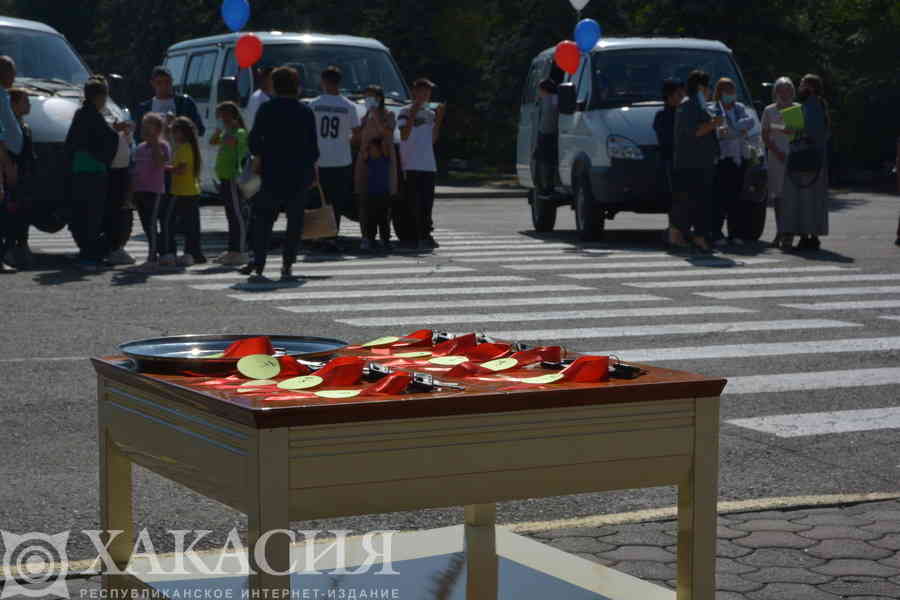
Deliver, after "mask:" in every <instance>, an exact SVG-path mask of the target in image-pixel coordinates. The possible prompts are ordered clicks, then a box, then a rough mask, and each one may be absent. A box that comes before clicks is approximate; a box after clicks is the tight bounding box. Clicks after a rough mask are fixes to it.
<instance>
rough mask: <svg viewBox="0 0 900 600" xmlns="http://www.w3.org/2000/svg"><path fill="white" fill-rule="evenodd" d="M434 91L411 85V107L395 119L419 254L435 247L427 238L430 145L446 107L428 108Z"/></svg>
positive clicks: (420, 82)
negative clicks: (398, 129)
mask: <svg viewBox="0 0 900 600" xmlns="http://www.w3.org/2000/svg"><path fill="white" fill-rule="evenodd" d="M434 87H435V85H434V83H432V82H431V81H430V80H428V79H424V78H423V79H417V80H416V81H415V82H413V85H412V88H413V89H412V93H413V103H412V105H411V106H409V107H407V108H404V109H403V110H402V111H400V116H399V117H398V118H397V127H399V128H400V139H401V142H400V157H401V162H402V164H403V172H404V175H405V177H406V196H407V202H408V203H409V206H410V207H411V209H412V211H413V214H414V215H415V223H416V233H417V235H418V242H419V243H418V247H419V249H420V250H423V249H426V248H429V247H430V248H437V246H438V244H437V242H436V241H435V239H434V237H433V236H432V235H431V232H432V231H433V230H434V223H433V221H432V218H431V211H432V209H433V207H434V185H435V184H434V178H435V174H436V173H437V160H436V159H435V156H434V145H435V144H436V143H437V142H438V139H439V138H440V133H441V124H442V123H443V121H444V111H445V108H446V105H443V104H442V105H440V106H439V107H437V110H431V109H430V108H429V107H428V104H429V102H430V101H431V91H432V89H433V88H434Z"/></svg>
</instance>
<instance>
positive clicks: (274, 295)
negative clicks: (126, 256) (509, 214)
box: [231, 285, 590, 318]
mask: <svg viewBox="0 0 900 600" xmlns="http://www.w3.org/2000/svg"><path fill="white" fill-rule="evenodd" d="M588 290H590V288H586V287H582V286H578V285H527V286H524V285H510V286H485V287H476V288H462V289H454V288H449V289H445V288H443V287H441V288H430V287H429V288H402V289H387V290H385V289H379V290H377V291H375V290H373V289H371V288H364V289H358V290H341V291H334V292H271V293H259V294H233V295H231V297H232V298H234V299H236V300H241V301H243V302H260V301H272V300H275V301H287V300H323V299H326V298H333V299H336V300H340V299H342V298H372V296H373V295H375V294H377V295H379V296H472V295H488V294H532V293H549V292H572V291H588ZM423 318H424V317H423Z"/></svg>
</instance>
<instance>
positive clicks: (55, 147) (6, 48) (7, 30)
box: [0, 16, 130, 229]
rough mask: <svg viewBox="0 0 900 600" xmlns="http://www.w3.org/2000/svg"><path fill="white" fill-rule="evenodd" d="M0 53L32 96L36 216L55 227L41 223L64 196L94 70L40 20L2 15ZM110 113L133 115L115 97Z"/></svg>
mask: <svg viewBox="0 0 900 600" xmlns="http://www.w3.org/2000/svg"><path fill="white" fill-rule="evenodd" d="M0 55H8V56H11V57H12V58H13V60H15V61H16V67H17V69H18V76H17V77H16V82H15V86H16V87H20V88H24V89H25V90H26V91H28V93H29V95H30V100H31V114H30V115H29V116H28V117H27V118H26V122H27V123H28V125H29V126H30V127H31V130H32V134H33V136H34V142H35V151H36V153H37V155H38V161H37V165H36V169H37V173H36V175H35V177H33V178H32V181H31V182H30V183H29V185H30V186H32V190H33V194H32V197H33V202H34V203H35V211H34V214H33V218H34V219H35V222H34V224H35V225H37V226H38V227H41V228H46V227H50V225H48V224H47V223H43V222H41V221H42V220H43V217H48V218H49V216H50V214H51V213H52V211H53V210H54V209H55V208H56V207H58V206H59V205H60V202H61V201H62V200H63V198H64V189H65V188H64V183H65V181H66V175H67V173H66V172H65V169H66V167H67V164H66V161H65V152H64V149H63V145H64V142H65V140H66V135H67V134H68V132H69V126H70V125H71V124H72V117H73V116H74V115H75V111H76V110H78V109H79V108H80V107H81V104H82V102H83V99H84V97H83V86H84V82H85V81H87V80H88V78H89V77H90V76H91V72H90V70H89V69H88V68H87V66H86V65H85V64H84V62H83V61H82V60H81V58H80V57H79V56H78V54H77V53H76V52H75V50H74V49H73V48H72V46H71V45H69V42H68V41H66V38H64V37H63V36H62V35H61V34H60V33H59V32H58V31H56V30H55V29H53V28H52V27H49V26H47V25H44V24H43V23H37V22H35V21H24V20H22V19H12V18H9V17H3V16H0ZM111 83H113V82H111ZM107 113H108V114H107V115H106V116H107V119H108V120H110V121H114V120H118V121H126V120H128V119H129V118H130V116H129V114H128V110H127V109H123V108H120V107H119V106H118V105H117V104H116V103H115V102H113V101H112V100H110V102H109V103H108V104H107ZM48 222H49V223H55V222H56V221H55V219H48ZM61 225H62V224H61V223H59V225H58V226H61ZM53 228H54V229H55V228H56V227H53Z"/></svg>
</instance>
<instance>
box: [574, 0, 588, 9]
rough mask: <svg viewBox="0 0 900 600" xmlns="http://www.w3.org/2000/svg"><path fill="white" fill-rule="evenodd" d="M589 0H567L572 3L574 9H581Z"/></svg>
mask: <svg viewBox="0 0 900 600" xmlns="http://www.w3.org/2000/svg"><path fill="white" fill-rule="evenodd" d="M590 1H591V0H569V2H571V3H572V6H573V7H574V8H575V10H582V9H584V7H585V6H587V5H588V4H589V3H590Z"/></svg>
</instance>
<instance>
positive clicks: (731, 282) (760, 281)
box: [625, 273, 900, 288]
mask: <svg viewBox="0 0 900 600" xmlns="http://www.w3.org/2000/svg"><path fill="white" fill-rule="evenodd" d="M898 280H900V273H882V274H868V275H824V276H816V277H757V278H748V279H694V280H690V281H647V282H643V281H642V282H638V283H626V284H625V285H630V286H632V287H639V288H680V287H745V286H746V287H752V286H754V285H796V284H800V283H810V284H821V283H848V282H851V281H898Z"/></svg>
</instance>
